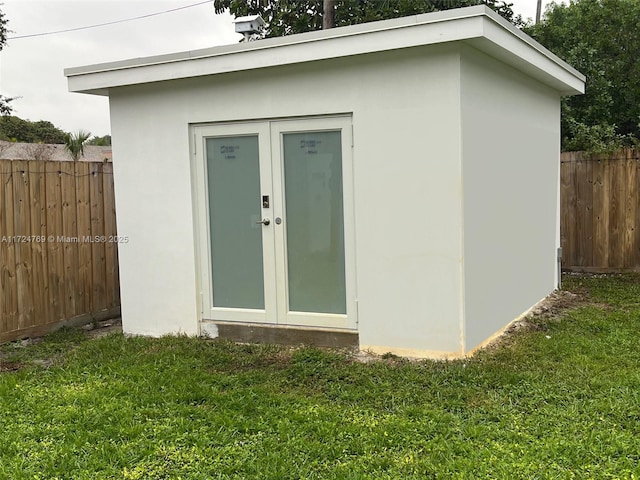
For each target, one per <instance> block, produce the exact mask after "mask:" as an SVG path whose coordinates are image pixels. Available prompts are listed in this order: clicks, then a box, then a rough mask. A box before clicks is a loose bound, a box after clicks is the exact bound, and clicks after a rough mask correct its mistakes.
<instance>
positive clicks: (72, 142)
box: [64, 130, 91, 162]
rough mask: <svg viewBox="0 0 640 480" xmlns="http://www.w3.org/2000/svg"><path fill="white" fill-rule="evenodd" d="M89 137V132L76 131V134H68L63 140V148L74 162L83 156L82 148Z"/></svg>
mask: <svg viewBox="0 0 640 480" xmlns="http://www.w3.org/2000/svg"><path fill="white" fill-rule="evenodd" d="M89 137H91V132H87V131H86V130H78V131H77V132H76V133H68V134H67V135H66V137H65V140H64V147H65V149H66V150H67V152H69V155H71V158H73V161H74V162H77V161H78V159H79V158H80V157H81V156H82V155H84V146H85V144H86V142H87V140H89Z"/></svg>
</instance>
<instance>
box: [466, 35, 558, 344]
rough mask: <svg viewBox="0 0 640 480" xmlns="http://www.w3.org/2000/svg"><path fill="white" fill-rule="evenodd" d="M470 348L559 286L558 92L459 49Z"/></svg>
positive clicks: (472, 51)
mask: <svg viewBox="0 0 640 480" xmlns="http://www.w3.org/2000/svg"><path fill="white" fill-rule="evenodd" d="M461 73H462V81H461V85H462V86H461V94H462V96H461V98H462V100H461V103H462V151H463V156H462V158H463V161H462V165H463V167H462V173H463V184H464V202H463V203H464V226H463V236H464V291H465V303H464V309H465V350H466V351H469V350H471V349H473V348H474V347H476V346H478V345H479V344H481V343H482V342H483V341H484V340H486V339H487V338H488V337H490V336H492V335H493V334H495V333H496V332H498V331H500V330H501V329H502V328H503V327H504V326H505V325H507V324H508V323H509V322H511V321H513V320H514V319H516V318H517V317H518V316H519V315H520V314H522V313H524V312H525V311H527V310H528V309H529V308H530V307H532V306H533V305H534V304H535V303H537V302H538V301H540V300H541V299H542V298H544V297H545V296H546V295H548V294H549V293H550V292H551V291H553V289H554V288H555V287H556V279H557V275H556V262H555V258H556V248H557V247H558V235H557V229H558V216H557V202H558V178H559V161H560V158H559V157H560V97H559V94H558V93H557V92H556V91H554V90H552V89H550V88H548V87H546V86H544V85H542V84H540V83H539V82H537V81H535V80H532V79H531V78H529V77H527V76H525V75H523V74H522V73H520V72H518V71H516V70H515V69H513V68H511V67H508V66H506V65H504V64H503V63H500V62H498V61H496V60H494V59H493V58H491V57H489V56H487V55H486V54H484V53H481V52H479V51H478V50H475V49H473V48H471V47H465V48H463V50H462V64H461Z"/></svg>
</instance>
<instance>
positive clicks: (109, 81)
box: [65, 6, 584, 95]
mask: <svg viewBox="0 0 640 480" xmlns="http://www.w3.org/2000/svg"><path fill="white" fill-rule="evenodd" d="M346 39H348V41H345V40H346ZM455 41H466V42H470V43H471V44H472V45H473V46H474V47H475V48H478V49H480V50H482V51H485V52H486V53H488V54H490V55H493V56H496V57H498V58H500V59H501V60H503V61H505V62H506V63H508V64H511V65H513V66H515V67H516V68H520V69H523V70H525V71H527V72H528V73H529V74H532V76H534V77H536V78H538V79H539V80H541V81H543V82H545V83H547V84H549V85H550V86H552V87H553V88H556V89H557V90H558V91H559V92H560V93H562V94H565V95H574V94H578V93H583V92H584V76H583V75H581V74H580V73H579V72H577V71H576V70H575V69H573V68H572V67H571V66H569V65H568V64H566V63H565V62H563V61H562V60H560V59H559V58H558V57H556V56H555V55H553V54H552V53H551V52H549V51H548V50H546V49H545V48H544V47H542V46H541V45H540V44H538V43H537V42H535V41H534V40H532V39H531V38H529V37H528V36H526V35H525V34H524V33H522V32H520V31H519V30H518V29H517V28H515V27H514V26H513V25H511V24H510V23H509V22H507V21H506V20H504V19H503V18H502V17H500V16H499V15H498V14H496V13H495V12H493V11H492V10H491V9H489V8H488V7H486V6H475V7H468V8H462V9H455V10H447V11H443V12H436V13H428V14H422V15H415V16H412V17H403V18H398V19H393V20H384V21H380V22H372V23H365V24H360V25H353V26H350V27H341V28H335V29H330V30H323V31H318V32H309V33H303V34H298V35H291V36H287V37H279V38H272V39H265V40H260V41H257V42H248V43H242V44H237V45H227V46H223V47H214V48H209V49H204V50H196V51H190V52H182V53H175V54H170V55H161V56H155V57H147V58H139V59H132V60H124V61H119V62H111V63H106V64H99V65H89V66H85V67H76V68H69V69H66V70H65V75H66V76H67V77H68V85H69V90H70V91H71V92H81V93H89V94H95V95H108V94H109V89H110V88H116V87H121V86H127V85H138V84H144V83H151V82H160V81H167V80H177V79H182V78H192V77H198V76H204V75H216V74H222V73H229V72H238V71H246V70H254V69H259V68H265V67H274V66H281V65H289V64H295V63H304V62H310V61H316V60H326V59H331V58H340V57H348V56H354V55H362V54H367V53H373V52H380V51H388V50H395V49H400V48H409V47H415V46H422V45H433V44H438V43H447V42H455ZM274 49H277V52H276V51H274Z"/></svg>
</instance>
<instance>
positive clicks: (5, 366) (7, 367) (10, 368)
mask: <svg viewBox="0 0 640 480" xmlns="http://www.w3.org/2000/svg"><path fill="white" fill-rule="evenodd" d="M22 367H24V363H21V362H3V361H2V360H0V373H2V372H17V371H18V370H20V369H21V368H22Z"/></svg>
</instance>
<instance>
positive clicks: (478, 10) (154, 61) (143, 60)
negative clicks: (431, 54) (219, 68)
mask: <svg viewBox="0 0 640 480" xmlns="http://www.w3.org/2000/svg"><path fill="white" fill-rule="evenodd" d="M487 10H489V11H490V10H491V9H489V8H488V7H486V6H484V5H476V6H473V7H465V8H458V9H451V10H444V11H440V12H431V13H423V14H419V15H412V16H408V17H400V18H395V19H391V20H380V21H376V22H368V23H360V24H357V25H350V26H346V27H337V28H332V29H329V30H317V31H314V32H306V33H299V34H295V35H287V36H284V37H275V38H266V39H263V40H258V41H255V42H246V43H237V44H231V45H222V46H216V47H209V48H204V49H199V50H189V51H185V52H177V53H169V54H162V55H153V56H149V57H138V58H132V59H127V60H118V61H115V62H106V63H97V64H93V65H85V66H79V67H69V68H65V69H64V75H65V76H66V77H72V76H76V75H87V74H94V73H101V72H110V71H113V70H120V69H127V68H138V67H146V66H151V65H160V64H165V63H173V62H184V61H189V60H197V59H202V58H210V57H218V56H223V55H233V54H236V53H241V52H251V51H259V50H267V49H272V48H280V47H286V46H290V45H299V44H305V43H312V42H318V41H323V40H330V39H337V38H345V37H352V36H356V35H363V34H369V33H378V32H384V31H388V30H396V29H399V28H408V27H413V26H417V25H428V24H436V23H441V22H449V21H454V20H459V19H464V18H473V17H481V16H483V15H484V14H485V13H486V11H487ZM451 12H454V13H451Z"/></svg>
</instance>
